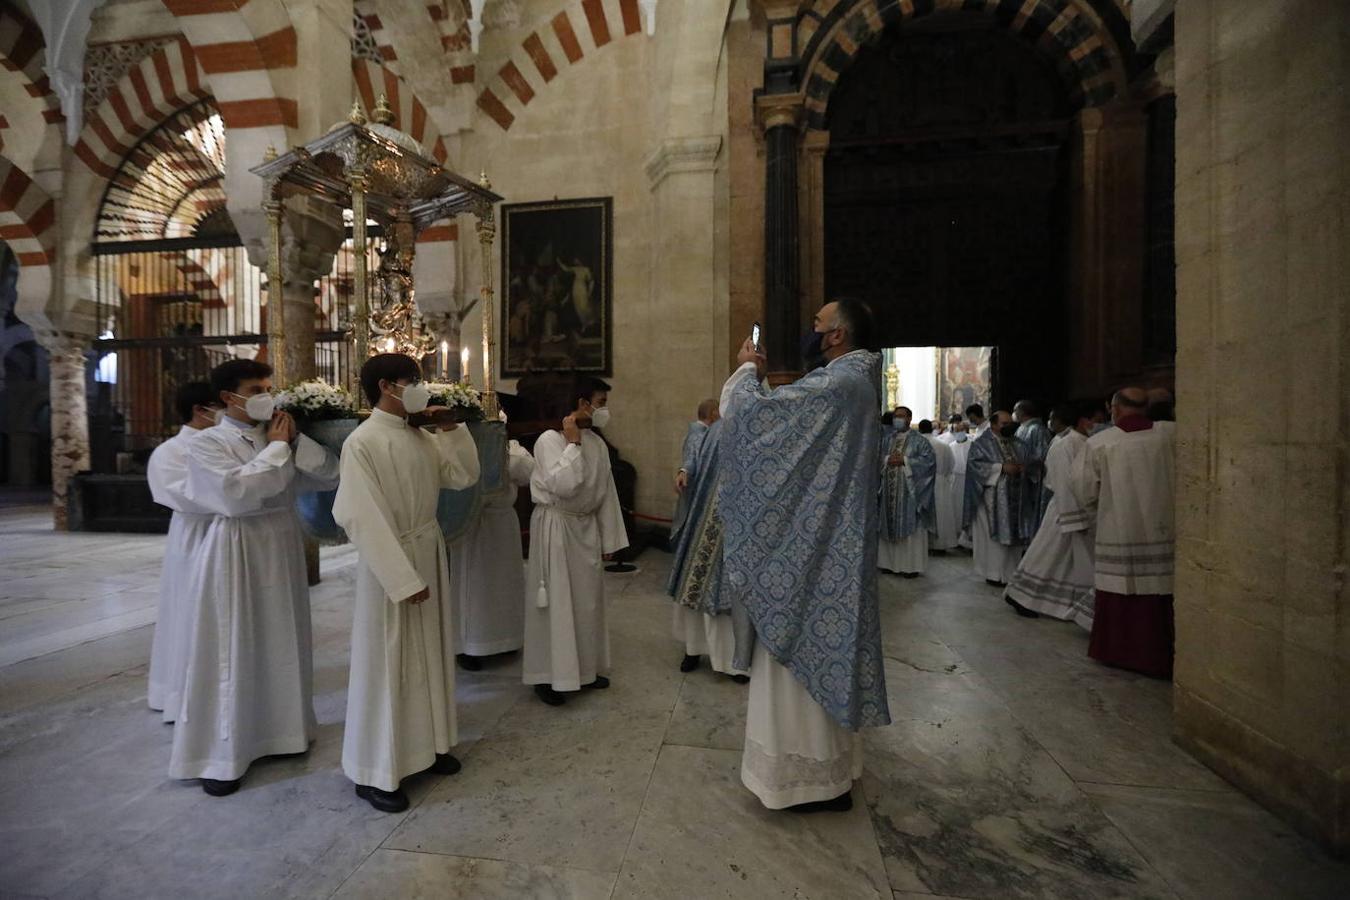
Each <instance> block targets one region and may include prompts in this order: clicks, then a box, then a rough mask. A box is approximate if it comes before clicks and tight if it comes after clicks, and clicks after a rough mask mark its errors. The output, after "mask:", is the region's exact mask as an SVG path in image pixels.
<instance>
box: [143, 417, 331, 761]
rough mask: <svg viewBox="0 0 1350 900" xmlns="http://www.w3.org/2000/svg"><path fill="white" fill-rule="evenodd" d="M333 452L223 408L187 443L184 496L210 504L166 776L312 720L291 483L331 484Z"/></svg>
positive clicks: (273, 739) (303, 730) (304, 733)
mask: <svg viewBox="0 0 1350 900" xmlns="http://www.w3.org/2000/svg"><path fill="white" fill-rule="evenodd" d="M337 475H338V460H337V457H335V456H334V455H333V454H331V453H329V452H328V451H327V450H325V449H324V448H323V447H322V446H320V445H319V444H316V443H315V442H314V441H312V440H310V439H309V438H307V437H305V436H304V435H300V436H299V437H298V438H297V439H296V446H295V450H294V451H292V450H291V447H290V446H289V445H287V444H286V443H285V442H283V441H273V442H271V443H268V441H267V425H266V424H262V425H256V426H253V427H249V426H247V425H244V424H242V423H240V422H238V421H236V420H234V419H232V418H229V417H226V418H225V419H224V420H223V421H222V422H221V424H219V425H217V426H216V427H214V428H208V429H206V430H205V431H203V432H202V433H201V434H200V435H198V436H197V438H196V439H195V440H194V441H193V442H192V446H191V448H190V449H189V451H188V474H187V488H186V494H187V498H188V499H189V500H190V501H191V502H193V503H195V504H197V505H199V506H202V507H205V508H208V509H211V510H212V511H213V513H214V515H213V517H212V520H211V524H210V526H209V527H208V529H207V532H206V536H205V538H203V540H202V544H201V547H200V549H199V551H198V554H197V565H196V571H195V572H194V573H193V576H192V580H191V586H190V588H189V591H188V595H189V598H190V603H189V604H188V609H189V611H190V612H189V615H191V617H192V629H191V633H190V639H189V642H188V651H187V665H186V677H185V679H184V688H183V702H182V704H181V706H180V708H179V712H178V719H177V721H176V723H175V725H174V734H173V756H172V758H171V759H170V762H169V775H170V776H171V777H173V778H211V779H216V780H219V781H233V780H235V779H237V778H241V777H243V774H244V772H245V771H246V770H247V769H248V766H249V763H251V762H252V761H253V760H255V759H258V758H259V757H263V756H274V755H279V754H286V753H303V752H304V751H305V750H307V749H308V748H309V744H310V741H311V740H313V737H314V731H315V721H314V705H313V702H312V698H313V677H314V673H313V662H312V646H311V645H312V635H311V633H310V623H309V582H308V578H307V573H306V570H305V548H304V542H303V539H302V536H301V531H300V520H299V518H298V517H297V516H296V513H295V495H296V493H298V492H301V491H315V490H331V489H332V488H333V487H334V486H336V484H337Z"/></svg>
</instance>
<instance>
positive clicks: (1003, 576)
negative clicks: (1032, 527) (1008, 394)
mask: <svg viewBox="0 0 1350 900" xmlns="http://www.w3.org/2000/svg"><path fill="white" fill-rule="evenodd" d="M989 421H990V426H989V428H988V429H987V430H986V431H985V432H984V433H983V434H981V435H980V436H979V437H977V438H976V439H975V441H974V442H973V443H972V444H971V447H970V456H969V457H968V458H967V460H966V503H965V513H964V516H963V518H962V523H963V524H964V525H965V527H966V528H968V529H970V536H971V541H972V542H973V543H974V546H975V571H976V572H977V573H979V574H980V575H981V576H983V578H984V580H985V581H986V582H987V583H989V584H992V585H996V586H998V587H1005V586H1006V585H1007V583H1008V579H1010V578H1012V576H1013V573H1014V572H1016V571H1017V563H1018V561H1019V560H1020V559H1021V558H1022V549H1023V547H1024V546H1025V544H1026V542H1025V541H1024V540H1023V538H1022V533H1021V530H1020V529H1021V522H1022V518H1021V514H1020V507H1019V504H1020V502H1021V498H1022V464H1021V462H1020V459H1019V457H1018V450H1017V441H1016V439H1015V435H1016V433H1017V425H1016V424H1014V423H1013V420H1012V416H1010V415H1008V413H1007V411H1006V410H999V411H998V412H995V413H994V415H993V417H992V418H991V419H990V420H989Z"/></svg>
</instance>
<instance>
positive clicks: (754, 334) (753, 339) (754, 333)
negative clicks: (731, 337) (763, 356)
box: [750, 322, 764, 353]
mask: <svg viewBox="0 0 1350 900" xmlns="http://www.w3.org/2000/svg"><path fill="white" fill-rule="evenodd" d="M750 343H752V344H754V345H755V349H756V350H758V351H759V352H761V353H762V352H764V345H763V344H761V343H760V342H759V323H758V322H756V323H755V324H753V325H751V326H750Z"/></svg>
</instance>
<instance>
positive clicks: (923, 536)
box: [877, 406, 937, 578]
mask: <svg viewBox="0 0 1350 900" xmlns="http://www.w3.org/2000/svg"><path fill="white" fill-rule="evenodd" d="M913 418H914V412H913V411H912V410H911V409H910V408H909V407H908V406H897V407H896V408H895V411H894V414H893V417H892V419H891V421H892V423H893V424H892V425H891V426H890V427H889V428H888V429H887V430H886V431H883V432H882V436H881V445H882V446H881V452H882V458H881V467H880V468H881V528H880V529H879V534H878V535H877V566H878V567H879V568H880V569H882V570H883V571H886V572H891V573H894V574H897V575H901V576H903V577H905V578H918V577H919V576H920V575H922V574H923V573H924V572H925V571H927V569H928V528H929V526H930V525H931V524H932V523H933V517H934V509H933V502H934V481H935V478H936V473H937V456H936V454H935V453H934V452H933V446H932V444H930V443H929V442H928V440H927V439H925V438H924V436H923V435H921V434H919V433H918V432H917V431H915V430H914V429H912V428H910V427H909V423H910V421H911V420H913ZM932 427H933V426H932V424H931V423H930V424H929V426H928V428H929V430H930V431H931V430H932Z"/></svg>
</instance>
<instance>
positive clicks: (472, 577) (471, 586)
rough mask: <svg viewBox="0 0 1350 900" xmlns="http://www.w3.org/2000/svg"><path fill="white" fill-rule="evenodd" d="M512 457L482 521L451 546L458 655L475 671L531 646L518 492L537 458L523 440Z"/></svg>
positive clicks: (510, 448)
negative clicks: (489, 658)
mask: <svg viewBox="0 0 1350 900" xmlns="http://www.w3.org/2000/svg"><path fill="white" fill-rule="evenodd" d="M502 415H503V416H505V413H503V414H502ZM503 421H505V419H503ZM506 453H507V456H506V472H505V475H506V477H505V478H503V479H502V485H501V487H500V488H498V489H497V490H496V491H493V492H492V493H489V494H487V495H485V496H484V498H483V507H482V511H481V512H480V513H479V514H478V519H477V521H475V522H474V523H473V524H471V525H470V526H469V528H468V530H466V531H465V532H464V534H463V535H461V536H460V538H459V540H457V541H455V542H454V543H453V544H451V545H450V597H451V600H452V603H451V607H452V609H453V611H454V613H453V614H454V621H455V654H456V656H457V658H458V660H459V664H460V666H461V667H463V668H465V669H467V670H469V671H471V672H476V671H478V670H479V669H481V668H482V667H483V662H482V657H484V656H494V655H496V654H498V653H510V652H512V651H514V650H519V649H520V648H521V647H523V646H525V605H524V603H523V602H522V598H523V597H524V596H525V555H524V553H523V552H522V551H521V549H520V519H519V518H518V517H517V516H516V493H517V491H518V490H519V488H520V487H523V486H524V485H527V484H529V483H530V476H531V475H533V474H534V457H533V456H530V452H529V451H528V450H526V449H525V448H524V447H522V446H520V443H519V442H517V441H511V442H510V443H509V444H508V445H507V451H506Z"/></svg>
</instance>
